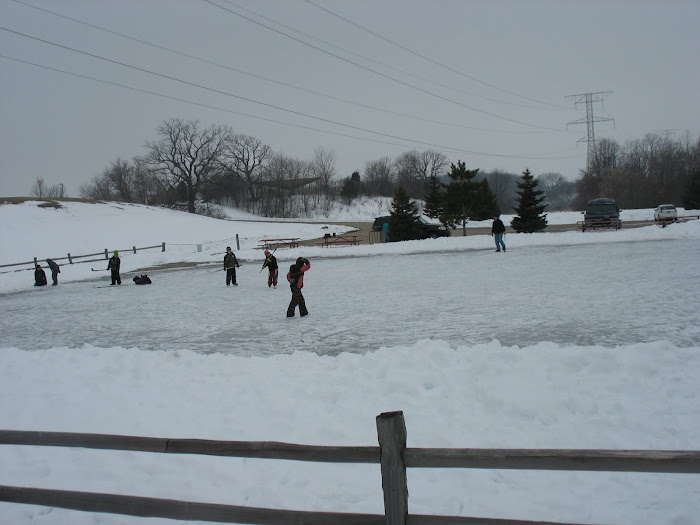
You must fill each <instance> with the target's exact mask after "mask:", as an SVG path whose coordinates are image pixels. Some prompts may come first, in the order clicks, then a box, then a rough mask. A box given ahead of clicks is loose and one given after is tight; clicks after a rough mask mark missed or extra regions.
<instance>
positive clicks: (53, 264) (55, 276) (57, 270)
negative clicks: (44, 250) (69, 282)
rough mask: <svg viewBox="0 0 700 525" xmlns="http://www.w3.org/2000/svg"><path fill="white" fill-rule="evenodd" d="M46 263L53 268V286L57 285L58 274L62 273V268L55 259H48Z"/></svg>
mask: <svg viewBox="0 0 700 525" xmlns="http://www.w3.org/2000/svg"><path fill="white" fill-rule="evenodd" d="M46 264H48V265H49V268H51V280H52V281H53V286H56V285H57V284H58V274H59V273H61V269H60V268H59V267H58V264H56V262H55V261H54V260H53V259H46Z"/></svg>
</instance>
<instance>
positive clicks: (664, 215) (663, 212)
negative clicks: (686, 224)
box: [654, 204, 678, 221]
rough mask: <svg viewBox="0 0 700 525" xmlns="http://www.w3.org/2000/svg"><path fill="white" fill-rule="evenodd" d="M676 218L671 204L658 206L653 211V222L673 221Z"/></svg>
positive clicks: (674, 209) (676, 214) (676, 212)
mask: <svg viewBox="0 0 700 525" xmlns="http://www.w3.org/2000/svg"><path fill="white" fill-rule="evenodd" d="M677 218H678V211H676V207H675V206H674V205H673V204H659V205H658V206H657V207H656V209H655V210H654V220H655V221H675V220H676V219H677Z"/></svg>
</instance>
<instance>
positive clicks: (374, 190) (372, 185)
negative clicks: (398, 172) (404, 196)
mask: <svg viewBox="0 0 700 525" xmlns="http://www.w3.org/2000/svg"><path fill="white" fill-rule="evenodd" d="M394 178H395V175H394V168H393V163H392V162H391V159H390V158H389V157H382V158H380V159H377V160H372V161H369V162H367V163H366V164H365V177H364V188H365V191H366V192H367V194H368V195H379V196H381V197H391V196H392V195H393V194H394Z"/></svg>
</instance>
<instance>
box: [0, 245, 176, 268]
mask: <svg viewBox="0 0 700 525" xmlns="http://www.w3.org/2000/svg"><path fill="white" fill-rule="evenodd" d="M153 248H160V249H161V251H163V252H164V251H165V243H164V242H163V243H160V244H157V245H155V246H144V247H143V248H137V247H136V246H132V247H131V248H129V249H127V250H117V251H118V252H120V253H126V252H130V251H132V250H133V252H134V253H136V252H137V251H138V250H151V249H153ZM98 255H99V256H100V258H99V259H88V260H85V261H78V260H77V259H85V258H86V257H97V256H98ZM102 255H104V258H103V257H102ZM47 258H48V259H52V260H54V261H66V260H67V261H68V264H79V263H86V262H96V261H103V260H106V259H109V250H108V249H107V248H105V249H104V251H103V252H97V253H88V254H86V255H71V254H70V253H69V254H68V255H67V257H45V258H44V259H39V258H38V257H34V260H33V261H26V262H21V263H12V264H0V268H11V267H13V266H27V265H30V264H31V265H32V266H31V268H20V269H18V270H7V271H3V272H0V273H9V272H21V271H23V270H33V269H34V268H36V265H37V264H39V261H43V260H45V259H47Z"/></svg>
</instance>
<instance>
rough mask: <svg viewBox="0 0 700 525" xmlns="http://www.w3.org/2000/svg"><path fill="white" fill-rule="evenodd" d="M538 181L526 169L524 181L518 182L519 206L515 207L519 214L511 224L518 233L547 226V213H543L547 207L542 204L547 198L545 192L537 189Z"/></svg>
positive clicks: (542, 228) (533, 230)
mask: <svg viewBox="0 0 700 525" xmlns="http://www.w3.org/2000/svg"><path fill="white" fill-rule="evenodd" d="M537 183H538V181H537V180H535V178H534V177H533V176H532V174H531V173H530V170H529V169H527V168H526V169H525V171H524V172H523V176H522V181H521V182H518V188H519V191H517V192H516V193H517V194H518V199H517V200H518V207H517V208H514V210H515V212H516V213H517V214H518V215H517V216H516V217H514V218H513V220H512V221H511V222H510V225H511V226H512V227H513V229H514V230H515V231H517V232H518V233H533V232H539V231H542V230H544V229H545V228H546V227H547V214H546V213H544V214H543V213H542V212H543V211H544V209H545V208H546V207H547V205H546V204H542V201H544V200H545V197H544V196H543V195H544V192H543V191H541V190H538V189H537Z"/></svg>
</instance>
